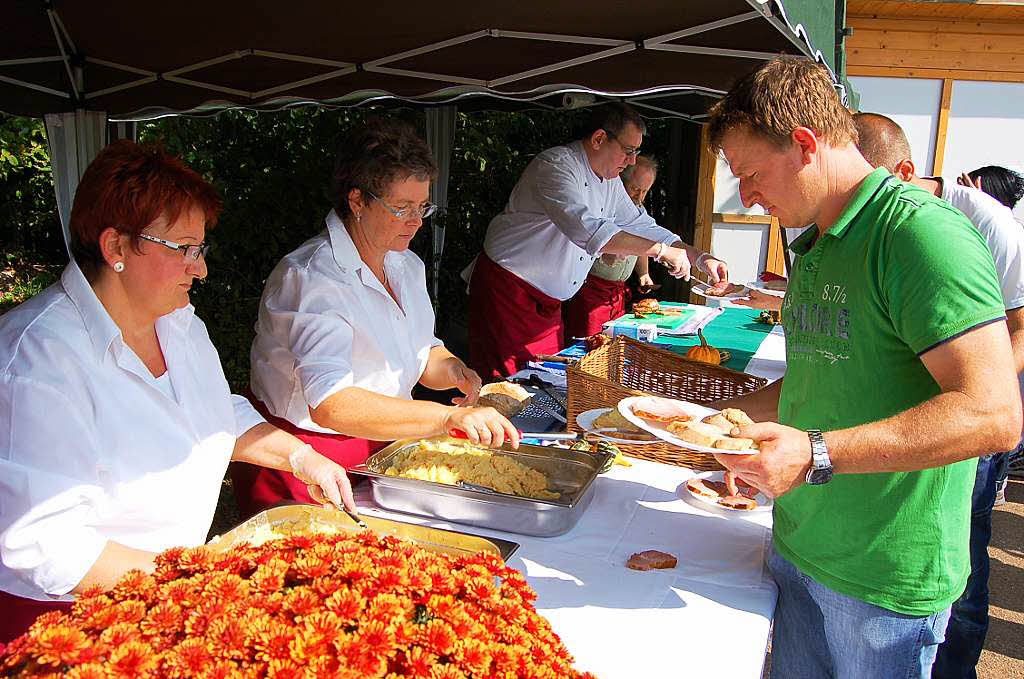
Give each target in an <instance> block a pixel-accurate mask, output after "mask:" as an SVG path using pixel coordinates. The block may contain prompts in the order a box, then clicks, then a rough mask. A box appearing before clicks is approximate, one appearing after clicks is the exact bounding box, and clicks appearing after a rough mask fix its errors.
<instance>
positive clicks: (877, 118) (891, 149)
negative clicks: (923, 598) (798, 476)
mask: <svg viewBox="0 0 1024 679" xmlns="http://www.w3.org/2000/svg"><path fill="white" fill-rule="evenodd" d="M854 123H855V124H856V126H857V132H858V134H859V137H860V140H859V141H858V143H857V147H858V148H859V149H860V152H861V155H863V156H864V158H865V159H866V160H867V161H868V162H869V163H870V164H871V165H872V166H873V167H880V168H885V169H886V170H889V171H890V172H892V173H893V174H895V175H896V176H897V177H898V178H900V179H901V180H903V181H905V182H909V183H910V184H913V185H914V186H917V187H919V188H922V189H924V190H925V191H928V192H929V193H931V194H932V195H934V196H938V197H939V198H942V199H943V200H944V201H946V202H947V203H949V204H951V205H952V206H953V207H955V208H957V209H958V210H960V212H962V213H964V214H965V215H966V216H967V218H968V219H969V220H970V221H971V223H972V224H973V225H974V227H975V228H976V229H977V230H978V231H979V233H981V235H982V237H983V238H984V239H985V242H986V243H987V244H988V249H989V251H990V253H991V255H992V259H993V262H994V264H995V269H996V274H997V276H998V277H999V281H1000V287H1001V290H1002V297H1003V306H1004V307H1005V309H1006V325H1007V329H1008V330H1009V333H1010V345H1011V347H1012V349H1013V357H1014V367H1015V371H1016V372H1017V373H1018V375H1019V376H1022V371H1024V231H1022V230H1021V227H1020V224H1018V223H1017V221H1016V220H1015V219H1014V218H1013V213H1011V212H1010V209H1009V208H1008V207H1006V206H1005V205H1001V204H1000V203H999V202H997V201H996V200H995V199H994V198H992V197H990V196H988V195H986V194H985V193H983V192H981V191H979V190H978V189H976V188H974V186H969V187H968V186H962V185H958V184H951V183H950V182H945V181H943V180H942V178H941V177H934V178H924V177H918V176H917V174H916V169H915V167H914V161H913V160H911V151H910V144H909V143H908V141H907V137H906V134H904V132H903V129H902V128H901V127H900V126H899V125H898V124H897V123H896V122H895V121H893V120H892V119H890V118H887V117H886V116H883V115H880V114H877V113H858V114H856V115H855V116H854ZM1019 379H1020V378H1019ZM1021 385H1022V389H1024V382H1021ZM1022 394H1024V391H1022ZM1020 450H1021V444H1019V443H1018V445H1017V447H1016V448H1015V451H1011V452H1017V451H1020ZM1007 459H1008V454H1007V453H1005V452H1000V453H995V454H992V455H984V456H982V457H981V458H980V459H979V460H978V469H977V473H976V476H975V481H974V491H973V493H972V497H971V542H970V546H971V550H970V553H971V576H970V578H969V579H968V580H967V587H966V589H965V590H964V593H963V595H962V596H960V598H959V599H957V600H956V602H954V603H953V607H952V612H951V614H950V617H949V624H948V626H947V627H946V640H945V641H944V642H942V645H941V646H940V647H939V651H938V655H937V656H936V659H935V666H934V668H933V669H932V676H933V677H936V678H937V679H938V678H941V679H947V678H948V679H953V678H954V677H956V678H959V677H971V678H974V677H977V672H976V670H975V666H976V665H977V663H978V660H979V659H980V658H981V650H982V648H984V646H985V635H986V633H987V631H988V598H989V591H988V577H989V557H988V543H989V541H990V539H991V537H992V507H993V505H994V502H995V495H996V489H997V485H998V478H999V476H1000V474H1001V473H1004V472H1005V470H1006V465H1007Z"/></svg>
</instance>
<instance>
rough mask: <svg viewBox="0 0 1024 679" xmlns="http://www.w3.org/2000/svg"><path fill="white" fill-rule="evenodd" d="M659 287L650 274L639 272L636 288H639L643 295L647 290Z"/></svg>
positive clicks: (650, 290)
mask: <svg viewBox="0 0 1024 679" xmlns="http://www.w3.org/2000/svg"><path fill="white" fill-rule="evenodd" d="M660 287H661V286H660V285H658V284H657V283H655V282H654V279H653V278H651V274H649V273H645V274H641V275H640V276H639V281H638V284H637V289H639V290H640V292H642V293H644V294H645V295H646V294H647V293H648V292H652V291H654V290H657V289H658V288H660Z"/></svg>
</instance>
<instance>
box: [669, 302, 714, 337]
mask: <svg viewBox="0 0 1024 679" xmlns="http://www.w3.org/2000/svg"><path fill="white" fill-rule="evenodd" d="M693 307H694V308H696V309H697V312H696V313H695V314H694V315H693V316H691V317H690V318H688V319H686V322H685V323H683V324H682V325H680V326H679V327H678V328H674V329H672V330H664V331H662V330H659V331H658V334H660V335H692V334H694V333H696V332H697V330H698V329H699V330H703V329H704V327H705V326H707V324H708V323H710V322H711V321H712V320H714V319H715V317H717V316H718V315H719V314H721V313H722V311H723V309H721V308H713V307H706V306H701V305H697V304H694V305H693Z"/></svg>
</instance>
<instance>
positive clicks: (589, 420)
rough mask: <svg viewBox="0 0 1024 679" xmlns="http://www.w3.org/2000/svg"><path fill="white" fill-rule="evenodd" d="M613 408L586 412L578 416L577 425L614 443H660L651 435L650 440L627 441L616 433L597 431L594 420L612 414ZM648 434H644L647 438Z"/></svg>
mask: <svg viewBox="0 0 1024 679" xmlns="http://www.w3.org/2000/svg"><path fill="white" fill-rule="evenodd" d="M611 410H612V409H611V408H594V409H592V410H584V411H583V412H582V413H580V414H579V415H577V416H576V424H577V425H578V426H579V428H580V429H583V430H585V431H588V432H590V433H592V434H593V435H594V436H600V437H601V438H603V439H606V440H608V441H611V442H612V443H636V444H638V445H647V444H648V443H658V442H660V441H661V439H659V438H657V437H654V436H653V435H650V438H643V439H639V440H638V439H627V438H619V437H617V436H616V435H615V433H614V432H601V431H597V429H598V427H596V426H594V420H596V419H597V418H599V417H600V416H601V415H604V414H605V413H609V412H611ZM648 434H649V432H648ZM648 434H644V436H647V435H648Z"/></svg>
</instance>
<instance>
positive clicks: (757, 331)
mask: <svg viewBox="0 0 1024 679" xmlns="http://www.w3.org/2000/svg"><path fill="white" fill-rule="evenodd" d="M760 313H761V312H760V311H756V310H754V309H739V308H736V307H726V308H725V309H724V310H723V311H722V313H720V314H719V315H717V316H715V317H714V318H713V319H711V322H710V323H708V324H707V325H706V326H705V327H704V329H703V330H702V332H703V333H704V338H705V339H707V341H708V344H710V345H711V346H713V347H715V348H716V349H728V350H729V351H730V352H732V356H731V357H730V358H729V360H728V361H727V362H725V363H723V364H722V365H724V366H725V367H726V368H731V369H733V370H740V371H746V369H747V364H748V363H750V359H751V358H753V356H754V353H755V352H756V351H757V348H758V347H759V346H761V342H763V341H764V338H765V337H767V336H768V334H769V333H770V332H771V331H772V328H773V327H774V326H771V325H768V324H767V323H758V322H757V317H758V315H759V314H760ZM655 344H661V345H670V346H668V347H666V348H668V349H669V350H670V351H674V352H676V353H678V354H686V352H687V350H688V349H689V348H690V347H692V346H695V345H697V344H700V340H699V339H697V336H696V335H686V336H684V337H677V336H673V335H658V339H656V340H655Z"/></svg>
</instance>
